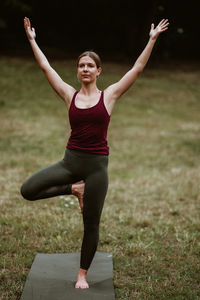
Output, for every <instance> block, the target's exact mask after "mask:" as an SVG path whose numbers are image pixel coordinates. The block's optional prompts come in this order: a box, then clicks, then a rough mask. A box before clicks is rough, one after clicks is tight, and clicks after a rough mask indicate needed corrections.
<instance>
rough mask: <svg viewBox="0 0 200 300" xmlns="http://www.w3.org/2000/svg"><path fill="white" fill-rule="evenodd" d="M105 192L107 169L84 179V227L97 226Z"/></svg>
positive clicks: (106, 188)
mask: <svg viewBox="0 0 200 300" xmlns="http://www.w3.org/2000/svg"><path fill="white" fill-rule="evenodd" d="M107 190H108V173H107V169H105V168H103V169H100V170H97V171H96V172H95V173H93V174H91V175H90V176H88V177H87V178H86V180H85V191H84V199H83V203H84V205H83V220H84V224H85V225H86V224H99V221H100V217H101V212H102V209H103V205H104V200H105V197H106V193H107Z"/></svg>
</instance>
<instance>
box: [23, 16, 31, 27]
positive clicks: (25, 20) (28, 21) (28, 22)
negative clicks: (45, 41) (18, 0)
mask: <svg viewBox="0 0 200 300" xmlns="http://www.w3.org/2000/svg"><path fill="white" fill-rule="evenodd" d="M24 27H25V28H27V27H30V28H31V22H30V20H29V18H27V17H25V18H24Z"/></svg>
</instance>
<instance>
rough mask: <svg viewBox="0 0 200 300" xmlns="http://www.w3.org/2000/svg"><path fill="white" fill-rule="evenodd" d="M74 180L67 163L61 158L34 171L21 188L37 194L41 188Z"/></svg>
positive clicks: (26, 191)
mask: <svg viewBox="0 0 200 300" xmlns="http://www.w3.org/2000/svg"><path fill="white" fill-rule="evenodd" d="M74 182H76V178H74V176H73V174H72V172H71V171H70V168H68V166H67V164H66V163H65V162H64V161H63V160H61V161H59V162H57V163H54V164H52V165H50V166H48V167H45V168H43V169H41V170H39V171H37V172H36V173H34V174H33V175H32V176H31V177H29V178H28V179H27V180H26V181H25V183H24V184H23V186H22V190H23V191H24V192H25V193H28V194H37V193H38V192H40V191H41V190H43V189H47V188H49V187H52V186H58V185H64V184H69V183H74Z"/></svg>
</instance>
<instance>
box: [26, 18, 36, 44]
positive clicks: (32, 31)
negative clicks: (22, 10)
mask: <svg viewBox="0 0 200 300" xmlns="http://www.w3.org/2000/svg"><path fill="white" fill-rule="evenodd" d="M24 28H25V31H26V35H27V38H28V39H29V41H30V40H34V39H35V38H36V33H35V29H34V28H31V22H30V20H29V18H27V17H25V18H24Z"/></svg>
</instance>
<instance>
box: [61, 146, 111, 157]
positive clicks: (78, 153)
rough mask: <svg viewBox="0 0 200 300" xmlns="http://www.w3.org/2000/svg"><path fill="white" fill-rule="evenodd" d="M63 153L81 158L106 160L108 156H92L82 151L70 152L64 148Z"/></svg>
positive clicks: (92, 154)
mask: <svg viewBox="0 0 200 300" xmlns="http://www.w3.org/2000/svg"><path fill="white" fill-rule="evenodd" d="M65 153H66V154H67V153H71V154H74V155H76V156H79V157H82V158H89V159H90V158H91V159H92V158H99V159H101V158H107V159H108V155H104V154H94V153H88V152H84V151H79V150H72V149H69V148H66V150H65Z"/></svg>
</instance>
